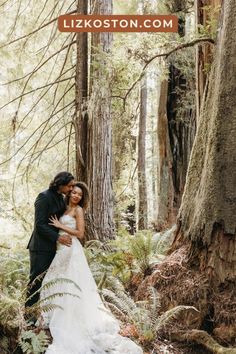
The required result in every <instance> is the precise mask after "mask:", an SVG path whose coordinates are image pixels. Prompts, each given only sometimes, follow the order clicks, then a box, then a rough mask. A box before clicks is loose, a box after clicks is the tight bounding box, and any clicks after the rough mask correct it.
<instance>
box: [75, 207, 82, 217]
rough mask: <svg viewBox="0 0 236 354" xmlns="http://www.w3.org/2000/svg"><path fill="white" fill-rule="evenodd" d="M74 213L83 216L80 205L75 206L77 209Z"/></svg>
mask: <svg viewBox="0 0 236 354" xmlns="http://www.w3.org/2000/svg"><path fill="white" fill-rule="evenodd" d="M75 212H76V214H77V215H83V214H84V211H83V208H82V207H81V206H80V205H77V207H76V209H75Z"/></svg>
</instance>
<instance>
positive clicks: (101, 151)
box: [85, 0, 114, 240]
mask: <svg viewBox="0 0 236 354" xmlns="http://www.w3.org/2000/svg"><path fill="white" fill-rule="evenodd" d="M91 11H92V13H94V14H101V15H102V14H107V15H109V14H111V13H112V0H100V1H97V0H94V1H92V2H91ZM111 43H112V34H111V33H109V32H101V33H92V35H91V68H90V78H91V79H90V89H89V90H90V100H89V103H88V104H89V106H88V115H89V117H88V129H87V157H86V162H85V169H86V179H85V181H86V182H87V184H88V186H89V189H90V193H91V198H90V200H91V203H90V223H89V225H90V232H89V233H90V237H92V238H99V239H101V240H105V239H110V238H113V237H114V224H113V192H112V139H111V137H112V119H111V91H110V86H109V75H110V70H109V65H108V63H109V60H108V55H109V51H110V47H111Z"/></svg>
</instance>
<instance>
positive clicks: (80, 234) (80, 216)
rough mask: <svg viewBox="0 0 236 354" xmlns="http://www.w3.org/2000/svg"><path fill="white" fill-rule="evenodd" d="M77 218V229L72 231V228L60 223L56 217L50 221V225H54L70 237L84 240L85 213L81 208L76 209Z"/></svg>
mask: <svg viewBox="0 0 236 354" xmlns="http://www.w3.org/2000/svg"><path fill="white" fill-rule="evenodd" d="M75 216H76V229H71V228H70V227H68V226H66V225H63V224H62V223H60V221H59V220H58V219H57V217H56V216H55V217H52V218H51V219H50V221H51V223H50V225H53V226H55V227H57V228H58V229H60V230H63V231H65V232H66V233H68V234H69V235H72V236H76V237H77V238H78V239H80V240H83V238H84V229H85V224H84V212H83V209H82V208H81V207H77V208H76V214H75Z"/></svg>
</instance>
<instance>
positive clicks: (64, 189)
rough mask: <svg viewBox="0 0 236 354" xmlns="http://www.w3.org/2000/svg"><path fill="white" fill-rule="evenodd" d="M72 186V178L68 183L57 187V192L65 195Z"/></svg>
mask: <svg viewBox="0 0 236 354" xmlns="http://www.w3.org/2000/svg"><path fill="white" fill-rule="evenodd" d="M73 186H74V180H72V181H70V182H69V183H68V184H65V185H63V186H60V187H59V190H58V192H59V193H63V194H65V195H67V194H68V193H70V192H71V191H72V189H73Z"/></svg>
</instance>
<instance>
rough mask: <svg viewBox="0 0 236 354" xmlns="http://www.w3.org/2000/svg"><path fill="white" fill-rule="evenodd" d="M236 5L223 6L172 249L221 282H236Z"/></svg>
mask: <svg viewBox="0 0 236 354" xmlns="http://www.w3.org/2000/svg"><path fill="white" fill-rule="evenodd" d="M235 32H236V3H235V0H225V2H224V4H223V8H222V18H221V21H220V29H219V33H218V38H217V47H216V51H215V53H214V62H213V65H212V70H211V75H210V79H209V88H208V93H207V96H206V100H205V102H204V105H203V110H202V112H201V115H200V118H199V125H198V129H197V134H196V138H195V142H194V146H193V150H192V155H191V160H190V165H189V170H188V175H187V181H186V187H185V192H184V195H183V200H182V204H181V208H180V212H179V216H178V225H179V229H178V233H177V235H176V238H175V241H174V244H173V249H176V248H178V247H179V245H182V244H186V243H187V244H189V246H190V247H189V262H190V263H191V264H194V265H195V266H198V267H199V269H200V270H201V271H205V272H206V273H207V274H208V275H210V276H211V278H212V279H215V281H216V283H217V282H220V283H222V282H225V281H227V280H230V281H235V277H236V238H235V230H236V213H235V210H236V138H235V137H236V114H235V112H236V101H235V97H236V76H235V58H236V42H235Z"/></svg>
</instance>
